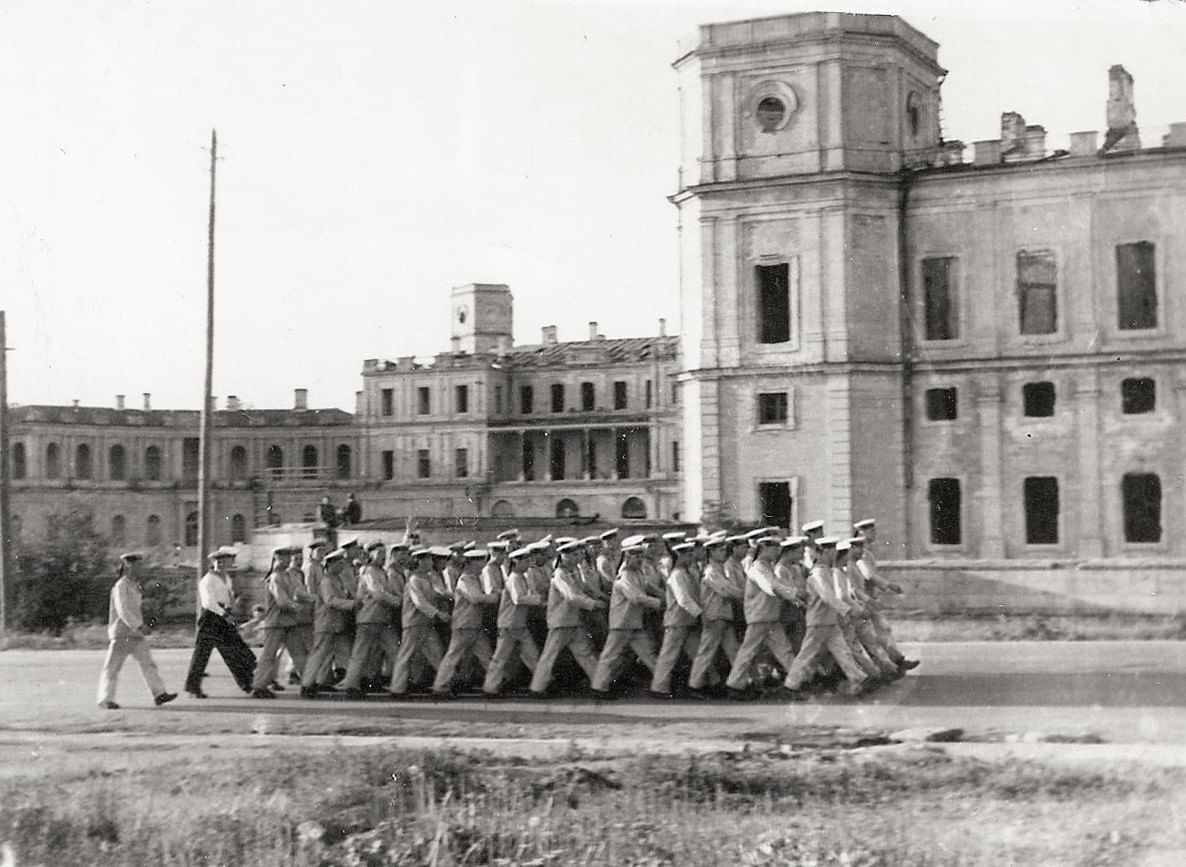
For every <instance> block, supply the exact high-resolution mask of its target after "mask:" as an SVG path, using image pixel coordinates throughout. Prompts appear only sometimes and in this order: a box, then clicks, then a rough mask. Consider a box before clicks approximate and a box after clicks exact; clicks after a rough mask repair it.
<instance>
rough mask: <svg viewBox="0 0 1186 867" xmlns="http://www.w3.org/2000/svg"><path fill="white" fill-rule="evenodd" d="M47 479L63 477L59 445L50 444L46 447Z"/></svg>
mask: <svg viewBox="0 0 1186 867" xmlns="http://www.w3.org/2000/svg"><path fill="white" fill-rule="evenodd" d="M45 477H46V478H47V479H60V478H61V477H62V452H61V450H60V449H59V448H58V444H57V443H50V444H49V445H47V446H46V447H45Z"/></svg>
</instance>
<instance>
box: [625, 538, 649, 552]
mask: <svg viewBox="0 0 1186 867" xmlns="http://www.w3.org/2000/svg"><path fill="white" fill-rule="evenodd" d="M645 541H646V539H645V538H644V537H643V536H640V535H635V536H627V537H626V538H625V539H623V540H622V548H623V549H625V548H633V547H635V546H637V545H641V544H642V543H643V542H645Z"/></svg>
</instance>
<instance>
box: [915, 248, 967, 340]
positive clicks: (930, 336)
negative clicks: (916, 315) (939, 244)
mask: <svg viewBox="0 0 1186 867" xmlns="http://www.w3.org/2000/svg"><path fill="white" fill-rule="evenodd" d="M955 261H956V260H955V258H954V257H952V256H943V257H937V258H932V259H923V260H922V290H923V304H924V307H925V310H924V318H925V327H926V339H927V340H955V339H956V338H958V337H959V309H958V307H957V304H956V285H955V276H956V272H955Z"/></svg>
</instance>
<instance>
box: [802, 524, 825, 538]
mask: <svg viewBox="0 0 1186 867" xmlns="http://www.w3.org/2000/svg"><path fill="white" fill-rule="evenodd" d="M823 528H824V522H823V521H808V522H807V523H806V524H804V525H803V535H805V536H806V535H807V534H808V533H814V532H815V531H816V530H822V529H823ZM816 541H817V542H818V541H819V540H816Z"/></svg>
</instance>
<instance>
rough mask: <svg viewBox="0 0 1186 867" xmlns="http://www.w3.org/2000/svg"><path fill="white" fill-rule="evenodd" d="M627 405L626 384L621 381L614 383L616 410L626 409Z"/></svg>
mask: <svg viewBox="0 0 1186 867" xmlns="http://www.w3.org/2000/svg"><path fill="white" fill-rule="evenodd" d="M626 403H627V401H626V383H625V382H622V381H620V380H619V381H618V382H615V383H614V409H625V408H626Z"/></svg>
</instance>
